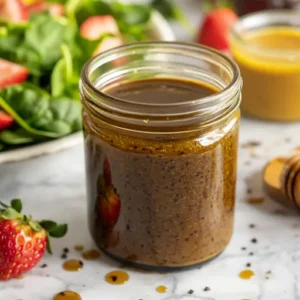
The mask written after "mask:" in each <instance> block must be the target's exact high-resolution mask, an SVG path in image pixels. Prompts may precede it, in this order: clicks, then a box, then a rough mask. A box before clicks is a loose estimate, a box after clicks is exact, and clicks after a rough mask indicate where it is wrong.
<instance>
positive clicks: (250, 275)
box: [239, 270, 254, 280]
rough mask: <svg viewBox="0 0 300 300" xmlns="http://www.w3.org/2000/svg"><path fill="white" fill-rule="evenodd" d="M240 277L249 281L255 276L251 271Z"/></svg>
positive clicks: (243, 272) (243, 273)
mask: <svg viewBox="0 0 300 300" xmlns="http://www.w3.org/2000/svg"><path fill="white" fill-rule="evenodd" d="M239 275H240V277H241V278H242V279H246V280H248V279H251V278H252V277H253V276H254V272H253V271H251V270H244V271H242V272H241V273H240V274H239Z"/></svg>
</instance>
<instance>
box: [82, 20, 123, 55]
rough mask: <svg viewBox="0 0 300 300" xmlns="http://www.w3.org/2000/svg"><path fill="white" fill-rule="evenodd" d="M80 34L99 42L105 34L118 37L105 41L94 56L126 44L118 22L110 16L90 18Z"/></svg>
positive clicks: (84, 23)
mask: <svg viewBox="0 0 300 300" xmlns="http://www.w3.org/2000/svg"><path fill="white" fill-rule="evenodd" d="M80 33H81V35H82V37H84V38H86V39H88V40H97V39H99V38H100V37H101V36H102V35H103V34H105V33H111V34H113V35H116V36H114V37H107V38H106V39H104V40H103V41H102V42H101V43H100V45H99V47H98V48H97V50H96V51H95V53H94V55H97V54H99V53H101V52H104V51H106V50H109V49H112V48H115V47H118V46H121V45H123V43H124V42H123V40H122V38H121V37H120V31H119V28H118V24H117V22H116V20H115V19H114V18H113V17H112V16H110V15H106V16H93V17H89V18H88V19H87V20H85V21H84V22H83V23H82V25H81V27H80Z"/></svg>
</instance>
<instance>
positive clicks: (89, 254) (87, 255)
mask: <svg viewBox="0 0 300 300" xmlns="http://www.w3.org/2000/svg"><path fill="white" fill-rule="evenodd" d="M82 257H83V258H84V259H86V260H96V259H97V258H99V257H100V253H99V252H98V251H97V250H87V251H85V252H83V253H82Z"/></svg>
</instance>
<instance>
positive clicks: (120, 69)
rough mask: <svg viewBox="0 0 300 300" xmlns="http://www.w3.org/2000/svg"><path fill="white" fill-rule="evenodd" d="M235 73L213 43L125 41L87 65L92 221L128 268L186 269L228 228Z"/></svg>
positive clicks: (101, 242)
mask: <svg viewBox="0 0 300 300" xmlns="http://www.w3.org/2000/svg"><path fill="white" fill-rule="evenodd" d="M240 88H241V78H240V75H239V70H238V68H237V67H236V65H235V64H234V63H233V62H232V61H231V60H230V59H229V58H227V57H226V56H223V55H221V54H219V53H217V52H214V51H213V50H210V49H207V48H204V47H200V46H196V45H188V44H180V43H163V42H158V43H141V44H132V45H128V46H124V47H121V48H117V49H114V50H111V51H109V52H106V53H104V54H102V55H100V56H98V57H96V58H94V59H93V60H91V61H90V62H89V63H88V64H87V65H86V66H85V68H84V70H83V73H82V81H81V85H80V92H81V97H82V102H83V106H84V111H83V120H84V121H83V122H84V133H85V153H86V172H87V191H88V208H89V224H90V231H91V233H92V236H93V238H94V240H95V242H96V243H97V245H98V246H99V247H100V248H101V249H103V250H104V251H105V252H106V253H108V254H109V255H111V256H112V257H114V258H116V259H118V260H121V261H122V262H127V263H128V262H131V263H132V264H133V265H134V266H137V267H144V268H147V267H148V268H154V269H157V270H164V269H168V268H172V269H173V268H181V267H189V266H192V265H195V264H198V263H202V262H205V261H207V260H209V259H211V258H213V257H215V256H216V255H218V254H219V253H221V252H222V251H223V250H224V248H225V247H226V245H227V244H228V243H229V240H230V238H231V235H232V228H233V227H232V226H233V212H234V201H235V183H236V160H237V143H238V127H239V118H240V113H239V104H240V98H241V97H240Z"/></svg>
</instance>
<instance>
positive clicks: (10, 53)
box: [0, 13, 76, 76]
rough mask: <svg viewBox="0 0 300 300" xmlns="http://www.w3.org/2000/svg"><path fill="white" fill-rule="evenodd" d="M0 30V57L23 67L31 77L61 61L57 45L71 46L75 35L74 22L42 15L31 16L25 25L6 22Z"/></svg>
mask: <svg viewBox="0 0 300 300" xmlns="http://www.w3.org/2000/svg"><path fill="white" fill-rule="evenodd" d="M1 28H2V29H3V30H2V31H3V32H4V33H3V34H1V35H0V57H2V58H6V59H8V60H10V61H14V62H16V63H19V64H22V65H24V66H26V67H27V68H28V69H29V71H30V73H31V74H33V75H35V76H41V75H42V74H43V73H44V72H45V71H49V70H52V68H53V67H54V65H55V64H56V62H57V61H58V60H59V59H60V58H61V51H60V47H61V45H62V44H63V43H66V44H73V43H74V37H75V33H76V24H75V23H72V22H70V21H69V20H67V19H66V18H64V17H56V18H54V17H53V16H51V15H49V14H46V13H45V14H40V15H35V16H33V17H32V18H31V19H30V21H29V22H28V23H27V25H26V26H13V25H11V24H10V23H8V24H6V25H3V27H1ZM5 32H6V33H5Z"/></svg>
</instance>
